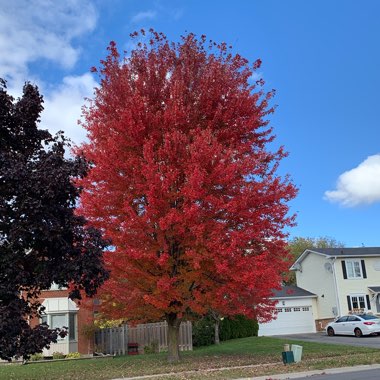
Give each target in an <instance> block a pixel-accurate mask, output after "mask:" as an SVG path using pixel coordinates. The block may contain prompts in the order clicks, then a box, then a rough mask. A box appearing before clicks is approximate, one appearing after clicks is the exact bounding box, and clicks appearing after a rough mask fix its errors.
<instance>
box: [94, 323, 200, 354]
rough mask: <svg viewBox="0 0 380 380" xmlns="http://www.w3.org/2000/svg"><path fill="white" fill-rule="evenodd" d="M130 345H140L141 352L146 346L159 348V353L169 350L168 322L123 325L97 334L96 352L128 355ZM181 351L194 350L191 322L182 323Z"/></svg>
mask: <svg viewBox="0 0 380 380" xmlns="http://www.w3.org/2000/svg"><path fill="white" fill-rule="evenodd" d="M128 343H138V345H139V352H140V353H142V352H143V350H144V347H146V346H150V347H153V346H157V348H158V350H159V351H165V350H167V348H168V325H167V323H166V322H158V323H147V324H143V325H137V326H135V327H131V326H128V325H122V326H120V327H112V328H106V329H100V330H99V331H97V332H96V333H95V351H96V352H102V353H104V354H111V355H125V354H127V353H128ZM179 349H180V351H189V350H192V349H193V341H192V325H191V322H189V321H187V322H182V323H181V325H180V330H179Z"/></svg>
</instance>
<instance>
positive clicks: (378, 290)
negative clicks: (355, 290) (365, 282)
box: [368, 286, 380, 293]
mask: <svg viewBox="0 0 380 380" xmlns="http://www.w3.org/2000/svg"><path fill="white" fill-rule="evenodd" d="M368 289H369V290H370V291H371V292H373V293H380V286H369V287H368Z"/></svg>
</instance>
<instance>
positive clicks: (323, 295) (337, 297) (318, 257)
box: [290, 247, 380, 330]
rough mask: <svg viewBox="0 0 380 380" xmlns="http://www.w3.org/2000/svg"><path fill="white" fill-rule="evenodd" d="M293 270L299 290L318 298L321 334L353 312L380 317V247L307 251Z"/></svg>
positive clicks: (318, 320)
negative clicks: (331, 323)
mask: <svg viewBox="0 0 380 380" xmlns="http://www.w3.org/2000/svg"><path fill="white" fill-rule="evenodd" d="M290 269H291V270H293V271H296V279H297V286H299V287H301V288H303V289H305V290H308V291H309V292H312V293H314V294H316V295H317V302H316V307H315V309H314V315H315V320H316V325H317V328H318V329H319V330H321V329H323V328H324V327H325V325H326V324H327V323H328V322H329V321H331V320H333V319H334V318H336V317H337V316H339V315H344V314H347V313H349V312H355V311H356V312H358V311H360V312H372V313H374V314H380V296H379V295H380V247H375V248H367V247H361V248H321V249H312V250H309V249H307V250H306V251H305V252H304V253H303V254H302V255H301V256H300V257H299V258H298V259H297V261H296V262H295V263H294V264H293V265H292V266H291V268H290Z"/></svg>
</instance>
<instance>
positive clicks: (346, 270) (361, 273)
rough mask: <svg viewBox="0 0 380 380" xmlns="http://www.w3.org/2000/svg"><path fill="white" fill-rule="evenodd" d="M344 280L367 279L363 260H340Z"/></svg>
mask: <svg viewBox="0 0 380 380" xmlns="http://www.w3.org/2000/svg"><path fill="white" fill-rule="evenodd" d="M342 270H343V278H344V279H361V278H367V273H366V269H365V263H364V260H342Z"/></svg>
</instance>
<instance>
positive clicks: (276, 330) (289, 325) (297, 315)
mask: <svg viewBox="0 0 380 380" xmlns="http://www.w3.org/2000/svg"><path fill="white" fill-rule="evenodd" d="M276 310H277V311H278V314H277V319H275V320H273V321H271V322H269V323H263V324H260V326H259V336H262V335H267V336H270V335H283V334H301V333H312V332H315V323H314V318H313V311H312V307H311V306H292V307H277V308H276Z"/></svg>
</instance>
